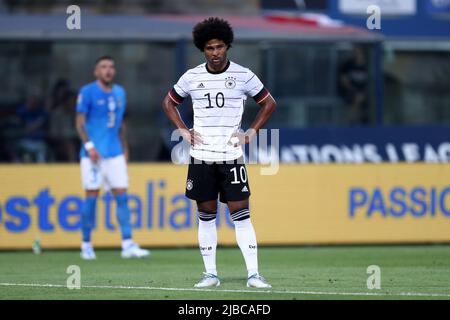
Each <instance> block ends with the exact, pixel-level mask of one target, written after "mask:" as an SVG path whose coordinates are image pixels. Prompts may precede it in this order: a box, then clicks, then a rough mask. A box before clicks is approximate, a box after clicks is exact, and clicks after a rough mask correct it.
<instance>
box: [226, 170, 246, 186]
mask: <svg viewBox="0 0 450 320" xmlns="http://www.w3.org/2000/svg"><path fill="white" fill-rule="evenodd" d="M237 171H238V168H237V167H234V168H233V169H230V172H232V173H233V175H234V180H233V181H231V184H239V183H246V182H247V171H246V170H245V167H244V166H242V167H239V177H240V178H241V180H238V172H237Z"/></svg>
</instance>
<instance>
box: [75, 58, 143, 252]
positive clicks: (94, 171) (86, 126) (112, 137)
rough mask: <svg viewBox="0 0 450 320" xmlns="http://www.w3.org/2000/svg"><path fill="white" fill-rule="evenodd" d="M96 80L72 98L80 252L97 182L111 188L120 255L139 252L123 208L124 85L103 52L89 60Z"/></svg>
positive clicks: (88, 246) (91, 222)
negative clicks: (81, 192) (80, 190)
mask: <svg viewBox="0 0 450 320" xmlns="http://www.w3.org/2000/svg"><path fill="white" fill-rule="evenodd" d="M94 75H95V77H96V81H94V82H91V83H89V84H87V85H85V86H84V87H82V88H81V90H80V93H79V95H78V101H77V115H76V127H77V131H78V135H79V136H80V139H81V141H82V145H81V151H80V158H81V160H80V162H81V180H82V183H83V187H84V189H85V190H86V199H85V202H84V207H83V214H82V216H81V223H82V226H81V228H82V236H83V242H82V244H81V258H82V259H85V260H94V259H96V255H95V252H94V248H93V246H92V243H91V230H92V228H93V227H94V226H95V220H96V218H95V215H96V214H95V211H96V207H97V198H98V195H99V190H100V187H102V186H105V188H106V189H107V190H109V189H111V191H112V193H113V195H114V197H115V199H116V202H117V214H116V215H117V220H118V222H119V225H120V231H121V234H122V252H121V256H122V258H141V257H146V256H148V255H149V254H150V252H149V251H148V250H145V249H141V248H140V247H139V246H138V245H137V244H136V243H135V242H133V240H132V237H131V221H130V210H129V208H128V194H127V189H128V173H127V161H128V144H127V141H126V137H125V122H124V120H123V116H124V114H125V109H126V96H125V90H124V89H123V88H122V87H121V86H119V85H117V84H114V83H113V79H114V76H115V68H114V60H113V58H112V57H109V56H103V57H100V58H98V59H97V61H96V63H95V70H94Z"/></svg>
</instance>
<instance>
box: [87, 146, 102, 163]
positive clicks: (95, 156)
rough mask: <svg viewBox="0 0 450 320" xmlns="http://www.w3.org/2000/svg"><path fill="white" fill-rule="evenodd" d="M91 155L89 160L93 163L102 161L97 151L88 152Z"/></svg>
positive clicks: (93, 149)
mask: <svg viewBox="0 0 450 320" xmlns="http://www.w3.org/2000/svg"><path fill="white" fill-rule="evenodd" d="M88 154H89V158H90V159H91V160H92V161H93V162H97V161H99V160H100V159H101V156H100V153H98V151H97V149H95V148H92V149H90V150H89V151H88Z"/></svg>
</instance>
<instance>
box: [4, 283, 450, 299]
mask: <svg viewBox="0 0 450 320" xmlns="http://www.w3.org/2000/svg"><path fill="white" fill-rule="evenodd" d="M0 286H3V287H38V288H66V286H65V285H62V284H49V283H42V284H40V283H7V282H0ZM81 288H88V289H125V290H155V291H156V290H160V291H190V292H225V293H266V294H303V295H332V296H368V297H371V296H372V297H397V296H403V297H450V293H419V292H399V293H376V292H329V291H290V290H286V291H283V290H232V289H194V288H192V289H191V288H164V287H141V286H122V285H119V286H103V285H92V286H81Z"/></svg>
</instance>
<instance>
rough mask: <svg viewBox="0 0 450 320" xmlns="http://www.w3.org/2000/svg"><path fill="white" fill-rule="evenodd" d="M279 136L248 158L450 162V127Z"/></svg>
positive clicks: (325, 130) (341, 130) (314, 131)
mask: <svg viewBox="0 0 450 320" xmlns="http://www.w3.org/2000/svg"><path fill="white" fill-rule="evenodd" d="M269 132H270V131H269ZM278 136H279V138H276V139H274V137H275V136H274V134H273V133H272V134H271V138H269V139H267V140H268V143H267V145H268V146H270V147H267V148H266V147H264V143H263V144H262V146H261V143H260V144H259V150H258V152H257V154H256V151H255V150H257V149H256V148H255V149H251V148H246V154H247V156H248V158H249V159H258V162H264V160H262V159H268V158H270V159H272V160H273V159H274V157H277V158H278V159H279V161H280V162H281V163H305V164H306V163H383V162H390V163H398V162H406V163H418V162H425V163H448V162H450V126H420V127H360V128H316V129H314V128H312V129H281V130H280V131H279V134H278ZM277 140H279V141H277ZM277 145H278V147H277ZM248 149H250V150H251V151H249V150H248ZM271 152H272V153H275V154H276V155H275V154H270V153H271Z"/></svg>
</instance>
